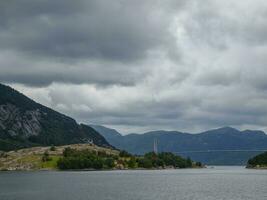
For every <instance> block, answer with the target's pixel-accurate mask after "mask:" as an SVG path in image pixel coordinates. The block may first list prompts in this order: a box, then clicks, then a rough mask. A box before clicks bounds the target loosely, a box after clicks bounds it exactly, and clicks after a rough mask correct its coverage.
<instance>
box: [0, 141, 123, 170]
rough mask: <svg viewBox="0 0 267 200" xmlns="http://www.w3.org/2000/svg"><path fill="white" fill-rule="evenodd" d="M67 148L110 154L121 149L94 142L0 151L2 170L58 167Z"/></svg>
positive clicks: (116, 152) (0, 168) (115, 153)
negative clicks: (45, 155)
mask: <svg viewBox="0 0 267 200" xmlns="http://www.w3.org/2000/svg"><path fill="white" fill-rule="evenodd" d="M66 148H72V149H75V150H79V151H82V150H88V151H92V152H98V153H100V152H105V153H106V154H110V155H118V154H119V151H117V150H113V149H110V148H103V147H98V146H96V145H92V144H72V145H64V146H56V147H54V150H52V148H51V147H31V148H25V149H20V150H17V151H9V152H0V171H1V170H11V171H12V170H40V169H46V170H47V169H56V168H57V161H58V160H59V158H61V157H62V156H63V151H64V150H65V149H66ZM45 152H47V153H48V155H49V157H50V160H49V161H46V162H43V161H42V157H43V155H44V153H45Z"/></svg>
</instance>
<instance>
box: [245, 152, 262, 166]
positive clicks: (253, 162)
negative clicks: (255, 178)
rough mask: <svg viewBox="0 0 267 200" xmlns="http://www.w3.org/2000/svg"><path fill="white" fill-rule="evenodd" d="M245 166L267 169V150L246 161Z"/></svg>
mask: <svg viewBox="0 0 267 200" xmlns="http://www.w3.org/2000/svg"><path fill="white" fill-rule="evenodd" d="M247 168H253V169H267V152H265V153H262V154H259V155H257V156H255V157H254V158H251V159H249V160H248V163H247Z"/></svg>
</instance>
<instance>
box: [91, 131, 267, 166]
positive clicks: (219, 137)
mask: <svg viewBox="0 0 267 200" xmlns="http://www.w3.org/2000/svg"><path fill="white" fill-rule="evenodd" d="M93 128H94V129H95V130H97V131H98V132H99V133H101V134H102V135H103V136H104V137H105V138H106V139H107V141H108V142H109V143H110V144H111V145H113V146H115V147H117V148H119V149H125V150H127V151H129V152H131V153H133V154H144V153H145V152H148V151H151V150H152V149H153V141H154V139H157V140H158V149H159V151H168V152H176V153H177V154H179V155H181V156H184V157H187V156H189V157H191V158H192V159H194V160H196V161H201V162H203V163H205V164H209V165H246V163H247V160H248V159H249V158H251V157H253V156H255V155H257V154H259V153H260V152H261V151H245V150H266V149H267V135H266V134H265V133H264V132H262V131H250V130H246V131H238V130H236V129H234V128H231V127H224V128H220V129H214V130H210V131H206V132H202V133H199V134H189V133H182V132H178V131H153V132H147V133H144V134H129V135H125V136H122V135H121V134H117V133H116V134H114V136H113V137H112V135H111V134H110V133H111V132H110V131H109V133H107V130H106V129H103V127H99V126H93ZM113 131H114V130H113ZM212 150H215V151H212ZM217 150H219V151H217ZM224 150H243V151H231V152H230V151H229V152H228V151H224Z"/></svg>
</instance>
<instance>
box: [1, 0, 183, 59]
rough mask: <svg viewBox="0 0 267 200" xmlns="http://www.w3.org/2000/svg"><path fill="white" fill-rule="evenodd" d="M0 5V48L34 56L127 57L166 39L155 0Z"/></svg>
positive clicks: (165, 15)
mask: <svg viewBox="0 0 267 200" xmlns="http://www.w3.org/2000/svg"><path fill="white" fill-rule="evenodd" d="M168 2H170V1H168ZM168 2H167V4H168ZM179 5H180V4H179ZM0 7H1V10H0V13H2V14H0V18H1V22H2V23H1V24H2V26H1V27H2V28H1V31H0V32H1V34H0V41H1V48H2V49H3V48H4V49H8V50H14V51H22V52H24V53H28V54H30V55H34V56H36V55H37V56H48V57H50V58H53V57H63V58H68V59H69V58H87V59H88V58H91V59H107V60H116V61H120V62H123V61H131V60H136V59H142V58H144V57H145V56H146V52H147V51H148V50H150V49H153V48H157V47H159V46H166V43H168V41H170V40H171V38H172V36H171V34H169V32H168V27H169V24H170V18H169V17H170V16H169V13H167V12H166V11H167V10H163V9H162V8H161V3H160V1H155V2H154V1H153V4H152V1H149V0H148V1H119V0H117V1H110V2H108V3H107V2H106V1H103V0H97V1H96V0H91V1H85V0H79V1H75V2H74V1H56V2H54V1H32V0H25V1H14V0H13V1H11V2H10V1H8V2H2V3H1V6H0ZM1 11H2V12H1ZM166 48H168V44H167V46H166Z"/></svg>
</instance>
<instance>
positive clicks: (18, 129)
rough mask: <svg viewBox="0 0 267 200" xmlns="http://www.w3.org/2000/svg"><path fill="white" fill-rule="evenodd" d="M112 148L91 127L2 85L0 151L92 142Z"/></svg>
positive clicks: (0, 89)
mask: <svg viewBox="0 0 267 200" xmlns="http://www.w3.org/2000/svg"><path fill="white" fill-rule="evenodd" d="M91 141H93V142H94V144H96V145H98V146H104V147H111V146H110V145H109V143H108V142H107V141H106V140H105V138H104V137H102V136H101V135H100V134H99V133H98V132H97V131H95V130H94V129H93V128H91V127H90V126H87V125H84V124H78V123H77V122H76V121H75V120H74V119H72V118H70V117H68V116H65V115H63V114H61V113H59V112H56V111H54V110H52V109H50V108H48V107H45V106H43V105H41V104H38V103H36V102H34V101H33V100H31V99H29V98H28V97H26V96H25V95H23V94H21V93H19V92H18V91H16V90H14V89H12V88H11V87H8V86H5V85H2V84H0V150H5V151H7V150H13V149H19V148H24V147H32V146H40V145H42V146H46V145H52V144H53V145H65V144H75V143H88V142H91Z"/></svg>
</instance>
